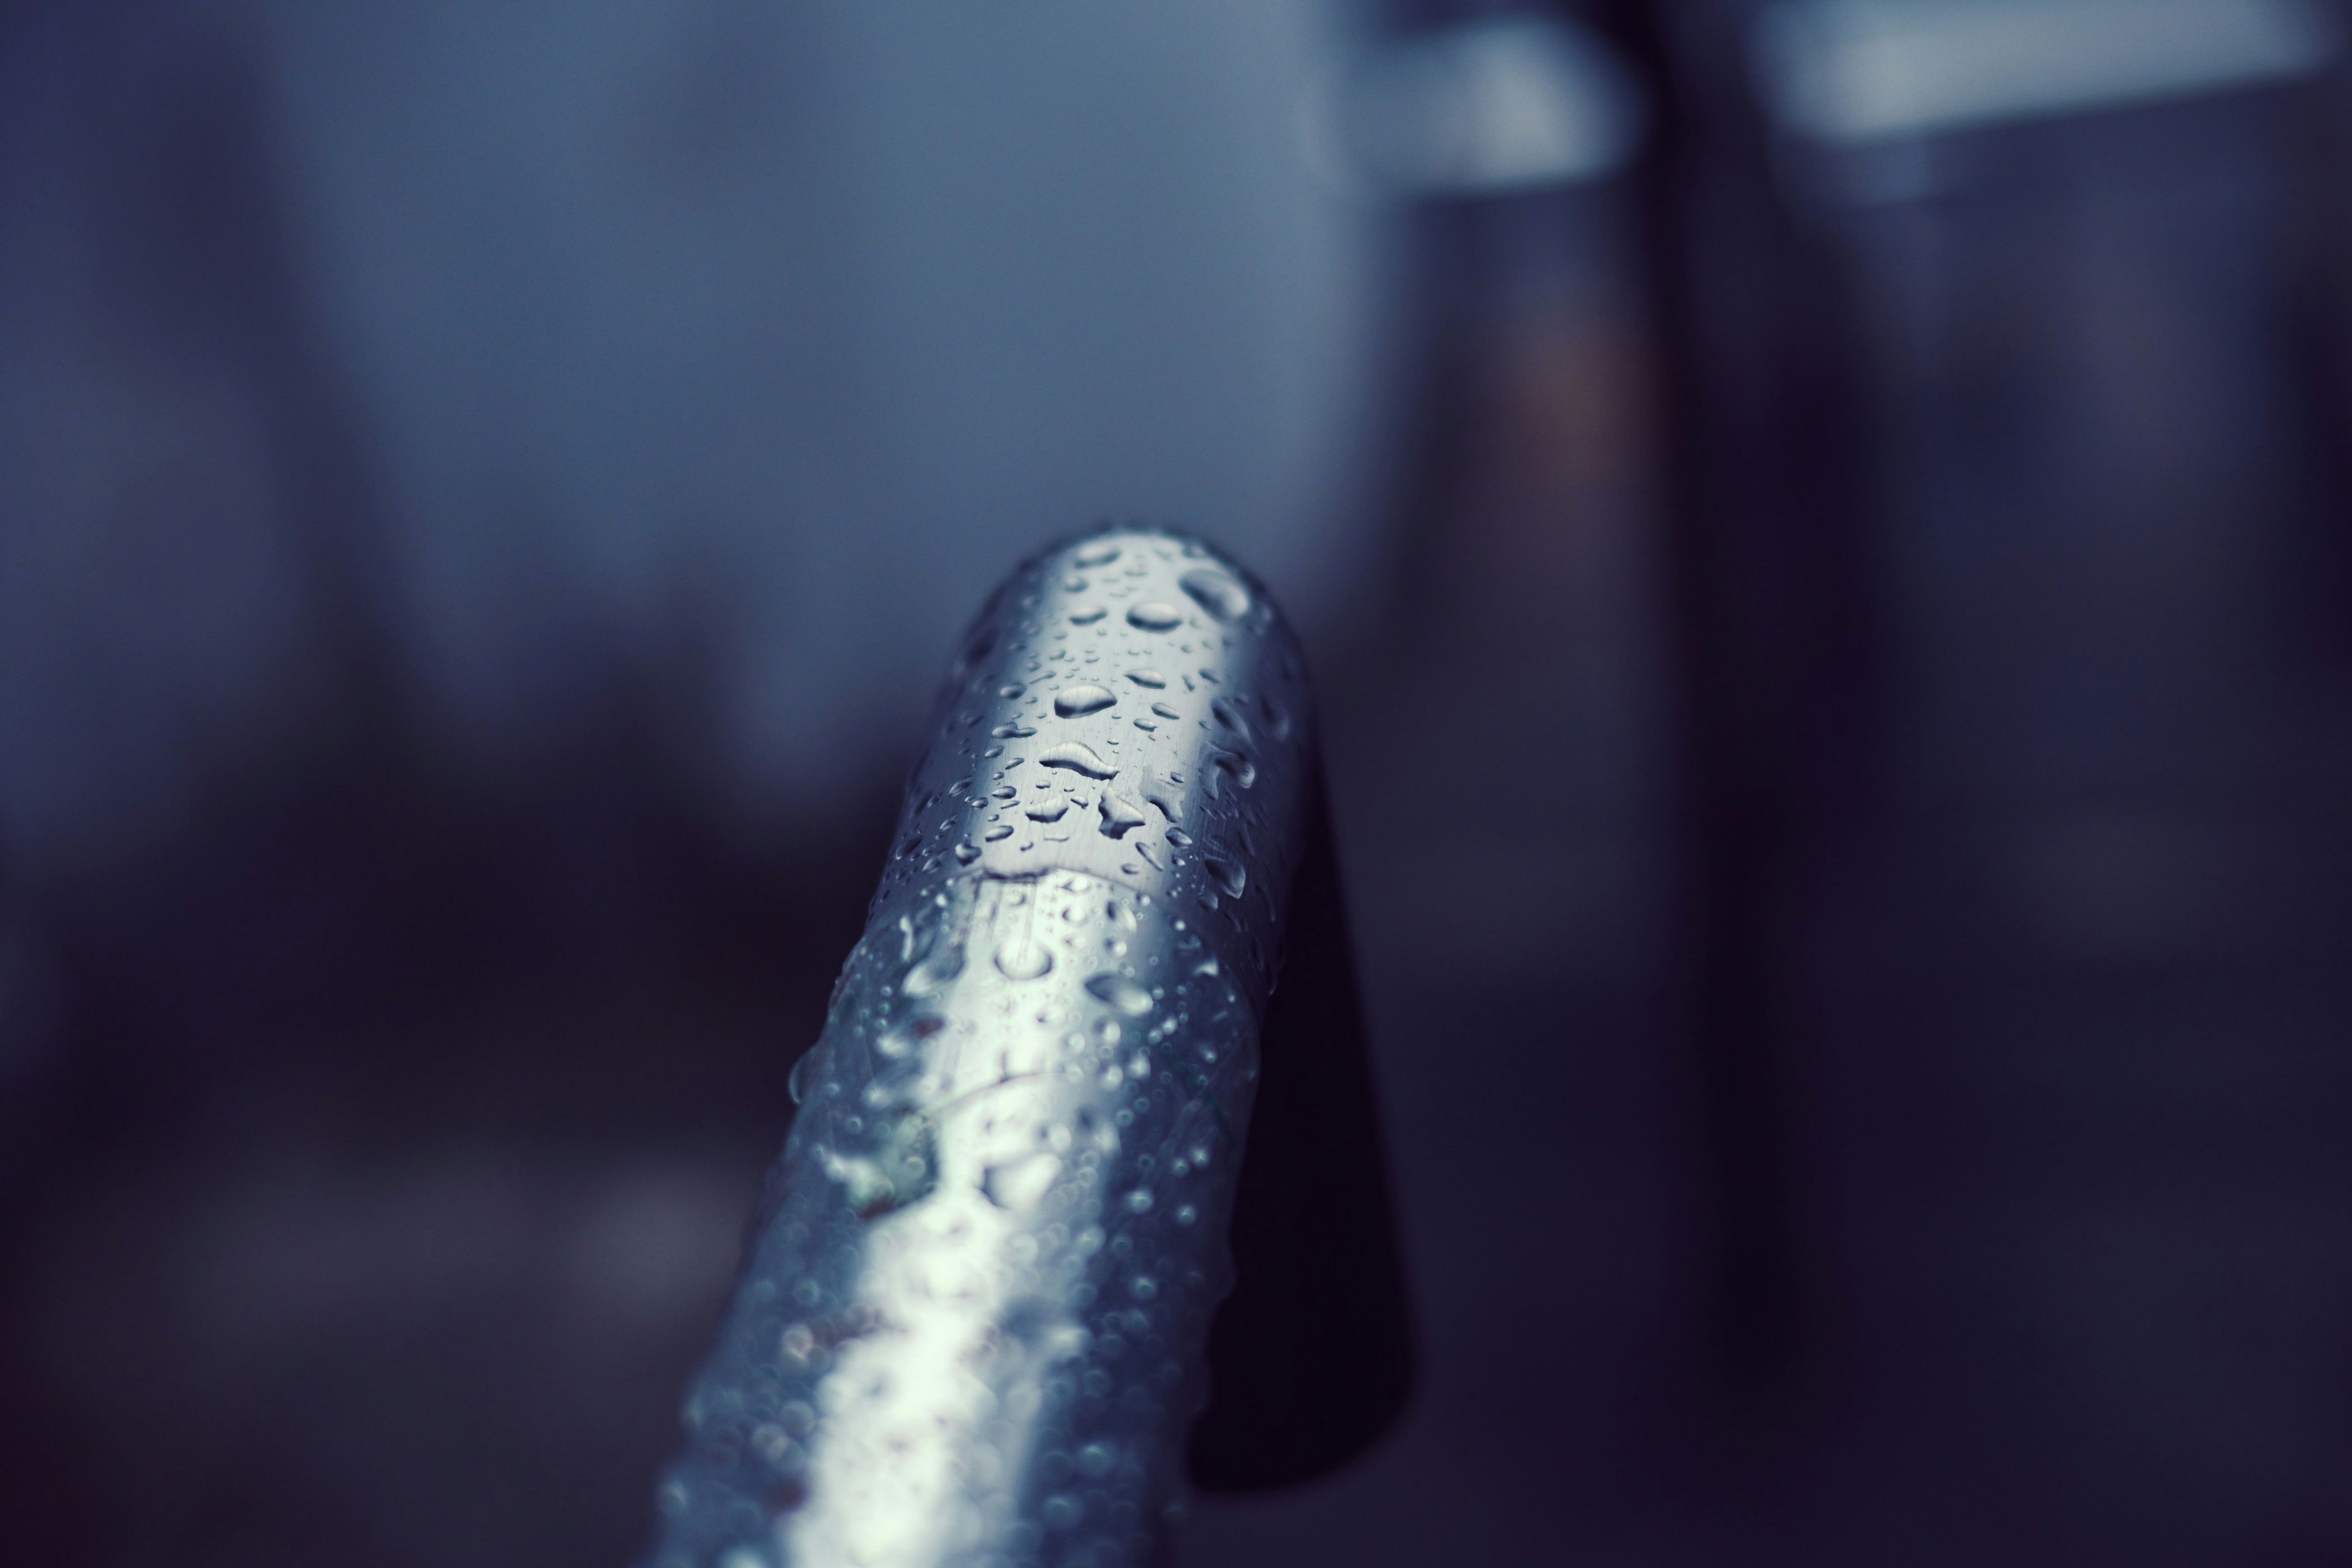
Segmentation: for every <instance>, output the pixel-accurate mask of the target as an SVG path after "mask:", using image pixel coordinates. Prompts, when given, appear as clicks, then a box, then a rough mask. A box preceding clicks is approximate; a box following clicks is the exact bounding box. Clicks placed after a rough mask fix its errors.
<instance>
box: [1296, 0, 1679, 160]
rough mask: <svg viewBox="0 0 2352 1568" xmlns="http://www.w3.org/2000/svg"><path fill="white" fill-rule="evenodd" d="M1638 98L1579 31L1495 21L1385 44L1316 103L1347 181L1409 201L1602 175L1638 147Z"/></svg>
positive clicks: (1612, 61)
mask: <svg viewBox="0 0 2352 1568" xmlns="http://www.w3.org/2000/svg"><path fill="white" fill-rule="evenodd" d="M1643 120H1644V112H1643V103H1642V100H1641V98H1640V96H1639V94H1638V93H1637V92H1636V90H1635V89H1634V87H1633V83H1632V81H1631V80H1630V79H1628V77H1627V75H1626V72H1625V70H1624V68H1622V66H1620V65H1619V63H1618V62H1617V60H1616V58H1615V57H1614V56H1613V55H1612V54H1611V53H1610V51H1609V50H1608V48H1607V47H1606V46H1605V45H1603V44H1602V43H1601V42H1600V40H1598V39H1597V38H1595V37H1592V36H1591V34H1589V33H1586V32H1584V31H1583V30H1581V29H1580V28H1577V27H1574V26H1570V25H1567V24H1564V23H1559V22H1554V21H1549V20H1545V19H1541V18H1538V17H1533V16H1510V17H1501V18H1496V19H1494V20H1489V21H1483V22H1472V23H1466V24H1465V25H1463V26H1455V27H1447V28H1444V29H1442V30H1438V31H1434V32H1429V33H1423V34H1420V35H1418V36H1416V37H1411V38H1408V39H1405V40H1403V41H1402V42H1398V43H1393V44H1391V45H1389V46H1387V47H1384V48H1381V49H1380V50H1379V51H1377V52H1375V53H1374V54H1372V55H1371V56H1370V57H1369V58H1366V59H1364V60H1362V61H1360V62H1358V63H1357V64H1356V65H1355V66H1354V67H1353V68H1349V69H1348V70H1346V71H1344V72H1342V73H1340V74H1339V76H1338V77H1337V78H1336V79H1334V81H1333V82H1332V83H1331V84H1330V86H1329V87H1328V89H1326V90H1325V91H1324V92H1323V93H1322V94H1321V95H1320V96H1319V97H1318V100H1317V106H1316V109H1315V111H1314V113H1313V115H1312V121H1311V124H1310V135H1311V136H1312V138H1313V140H1314V141H1315V142H1317V143H1318V152H1320V153H1321V154H1322V157H1323V161H1325V162H1326V163H1328V165H1330V166H1332V167H1333V168H1334V169H1335V170H1336V171H1337V172H1339V173H1341V174H1343V175H1346V176H1349V177H1352V178H1354V179H1357V180H1361V181H1363V182H1365V183H1368V184H1371V185H1373V186H1375V187H1380V188H1385V189H1389V190H1393V191H1398V192H1401V193H1403V194H1406V195H1422V196H1444V195H1464V196H1475V195H1506V194H1508V193H1510V192H1514V191H1526V190H1536V189H1540V188H1543V187H1545V186H1550V185H1564V184H1575V183H1577V182H1579V181H1582V180H1592V179H1599V178H1601V177H1602V176H1604V175H1607V174H1611V173H1612V172H1614V171H1615V170H1616V169H1618V168H1619V167H1620V166H1622V164H1623V163H1624V162H1625V160H1626V159H1627V158H1629V157H1631V156H1632V155H1633V151H1634V149H1635V148H1636V147H1637V146H1638V145H1639V144H1640V142H1641V137H1642V132H1643Z"/></svg>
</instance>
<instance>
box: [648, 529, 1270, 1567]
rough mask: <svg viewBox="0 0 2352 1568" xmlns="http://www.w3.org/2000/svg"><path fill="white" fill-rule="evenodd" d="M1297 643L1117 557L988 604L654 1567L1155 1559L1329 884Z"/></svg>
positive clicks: (858, 965) (700, 1380)
mask: <svg viewBox="0 0 2352 1568" xmlns="http://www.w3.org/2000/svg"><path fill="white" fill-rule="evenodd" d="M1307 724H1308V710H1307V691H1306V687H1305V681H1304V674H1303V670H1302V668H1301V663H1300V659H1299V656H1298V649H1297V643H1296V640H1295V639H1294V637H1292V635H1291V632H1290V630H1289V628H1288V627H1287V626H1286V625H1285V624H1284V623H1283V621H1282V619H1281V617H1280V616H1278V615H1277V614H1276V611H1275V609H1274V607H1273V606H1272V605H1271V604H1270V603H1269V602H1268V600H1267V598H1266V596H1265V593H1264V591H1263V590H1262V589H1260V588H1259V587H1258V586H1257V584H1255V582H1253V581H1252V580H1251V579H1250V578H1249V577H1248V575H1247V574H1244V572H1243V571H1242V570H1241V569H1240V568H1239V567H1238V566H1236V565H1234V563H1232V562H1231V561H1229V560H1226V559H1224V558H1223V557H1222V556H1219V555H1217V554H1215V553H1213V552H1211V551H1210V550H1209V549H1208V548H1207V547H1205V546H1203V545H1202V544H1200V543H1198V542H1194V541H1192V540H1189V539H1186V538H1183V537H1181V536H1179V535H1176V534H1172V533H1168V532H1163V531H1154V530H1147V529H1136V528H1121V529H1114V530H1111V531H1106V532H1103V533H1099V534H1096V535H1093V536H1091V537H1088V538H1086V539H1082V540H1079V541H1077V542H1074V543H1070V544H1067V545H1065V546H1062V547H1060V548H1057V549H1055V550H1053V551H1050V552H1047V553H1045V554H1044V555H1041V556H1039V557H1037V558H1036V559H1034V560H1033V561H1031V562H1030V563H1028V564H1027V565H1026V566H1024V567H1023V568H1022V569H1021V571H1020V572H1019V573H1018V574H1015V575H1014V577H1013V579H1012V580H1011V581H1010V582H1008V583H1007V584H1005V585H1004V586H1003V588H1001V589H1000V590H999V591H998V593H997V595H996V596H995V598H994V599H993V600H992V601H991V603H990V605H988V607H987V608H986V609H985V610H983V611H982V614H981V616H980V618H979V620H978V621H977V623H975V625H974V626H973V628H972V630H971V634H970V635H969V637H967V638H966V641H965V644H964V647H963V649H962V652H961V655H960V656H959V657H958V658H957V660H956V662H955V665H954V667H953V668H952V670H951V672H950V679H949V683H948V686H947V689H946V690H945V692H944V693H943V696H942V700H941V707H940V717H939V721H938V724H937V727H936V730H935V732H934V739H933V741H932V742H931V746H930V750H929V753H928V754H927V755H926V756H925V757H924V758H923V760H922V762H921V763H919V765H918V766H917V768H916V770H915V773H914V776H913V778H912V780H911V781H910V783H909V784H908V794H907V804H906V806H905V809H904V813H903V815H902V816H901V818H900V824H899V831H898V839H897V842H896V847H895V848H894V850H893V852H892V855H891V858H890V860H889V863H888V867H887V870H886V871H885V874H884V877H883V880H882V886H881V889H880V890H879V891H878V892H877V895H876V897H875V900H874V904H873V908H872V911H871V914H870V916H869V919H868V921H867V924H866V934H865V936H864V938H863V939H862V940H861V941H860V942H858V944H857V947H856V950H855V951H854V952H852V953H851V955H850V958H849V962H848V963H847V965H846V966H845V969H844V970H843V973H842V977H841V981H840V984H839V985H838V986H837V987H836V989H835V994H834V999H833V1004H832V1008H831V1012H830V1014H829V1016H828V1018H827V1021H826V1024H825V1028H824V1035H823V1037H821V1038H820V1039H819V1041H818V1042H817V1045H816V1047H814V1049H813V1050H812V1051H811V1052H810V1053H809V1054H808V1056H807V1057H805V1058H803V1060H802V1062H801V1063H800V1065H799V1066H798V1067H797V1068H795V1069H794V1071H793V1080H794V1098H795V1099H796V1100H799V1101H800V1106H801V1109H800V1113H799V1117H798V1120H797V1121H796V1122H795V1123H794V1125H793V1131H792V1134H791V1137H790V1139H789V1141H788V1142H786V1144H785V1148H784V1152H783V1156H782V1159H781V1161H780V1162H779V1163H777V1165H776V1167H775V1169H774V1171H773V1172H772V1173H771V1175H770V1178H769V1189H768V1194H767V1199H766V1202H765V1204H764V1205H763V1208H762V1212H761V1215H760V1217H759V1218H758V1219H757V1220H756V1221H755V1223H754V1237H753V1240H752V1245H751V1255H750V1257H749V1259H748V1261H747V1263H746V1266H745V1269H744V1273H743V1276H742V1279H741V1280H740V1284H739V1286H738V1289H737V1293H736V1296H735V1300H734V1301H733V1303H732V1305H731V1307H730V1310H729V1312H728V1315H727V1318H726V1321H725V1322H724V1324H723V1326H722V1328H721V1330H720V1334H719V1343H718V1346H717V1348H716V1350H715V1351H714V1352H712V1354H711V1356H710V1358H709V1362H708V1363H706V1364H705V1366H704V1367H703V1369H702V1370H701V1372H700V1373H699V1374H698V1376H697V1378H696V1380H695V1382H694V1384H693V1386H692V1389H691V1391H690V1393H689V1395H688V1400H687V1405H686V1410H685V1424H686V1427H687V1431H688V1444H687V1447H686V1449H685V1452H684V1453H683V1454H682V1456H681V1457H680V1458H678V1459H677V1461H676V1462H675V1463H674V1464H673V1465H672V1466H671V1468H670V1469H669V1470H668V1472H667V1475H666V1477H665V1479H664V1480H663V1483H662V1486H661V1490H660V1496H659V1502H660V1509H661V1513H662V1521H661V1524H660V1527H659V1530H658V1532H657V1535H656V1541H655V1543H654V1547H653V1549H652V1552H651V1553H650V1555H649V1557H648V1560H647V1561H648V1563H649V1564H650V1565H651V1568H713V1565H717V1568H766V1565H776V1564H827V1565H831V1564H850V1563H856V1564H860V1565H863V1568H932V1565H945V1564H966V1563H969V1564H974V1565H977V1564H982V1563H986V1564H991V1565H1003V1568H1012V1565H1013V1564H1025V1563H1039V1564H1045V1563H1055V1564H1060V1563H1069V1564H1076V1563H1086V1564H1089V1565H1094V1568H1111V1565H1113V1564H1130V1563H1146V1562H1149V1561H1150V1560H1151V1559H1152V1557H1153V1556H1154V1553H1155V1552H1156V1550H1157V1547H1158V1543H1159V1542H1160V1536H1161V1533H1162V1530H1163V1526H1164V1524H1165V1522H1166V1520H1167V1518H1168V1517H1169V1515H1170V1513H1171V1510H1172V1509H1173V1508H1174V1507H1175V1506H1176V1505H1177V1503H1178V1500H1179V1499H1180V1497H1181V1475H1180V1462H1181V1451H1182V1447H1183V1438H1184V1433H1185V1428H1186V1426H1187V1425H1188V1424H1189V1423H1190V1421H1191V1420H1192V1415H1194V1413H1195V1412H1196V1411H1197V1410H1198V1409H1199V1407H1200V1405H1201V1403H1202V1397H1203V1394H1204V1393H1205V1386H1206V1385H1205V1382H1204V1376H1203V1370H1202V1349H1203V1343H1204V1341H1205V1339H1206V1337H1207V1333H1208V1329H1209V1324H1210V1319H1211V1315H1212V1313H1213V1311H1214V1310H1215V1308H1216V1305H1217V1302H1218V1300H1220V1298H1222V1297H1223V1295H1224V1294H1225V1292H1226V1290H1227V1289H1228V1287H1229V1284H1230V1280H1231V1274H1232V1268H1231V1264H1230V1261H1229V1258H1228V1252H1227V1244H1226V1229H1227V1225H1228V1221H1229V1217H1230V1213H1231V1210H1232V1206H1233V1198H1234V1184H1235V1178H1236V1176H1237V1173H1238V1168H1239V1166H1240V1163H1241V1152H1242V1145H1243V1139H1244V1132H1245V1131H1246V1128H1247V1124H1248V1121H1249V1114H1250V1107H1251V1101H1252V1098H1253V1095H1254V1091H1255V1082H1256V1079H1257V1076H1258V1047H1259V1025H1260V1020H1261V1019H1262V1017H1263V1016H1264V1014H1265V1005H1266V1001H1267V997H1268V994H1269V993H1270V991H1271V988H1272V982H1273V971H1274V963H1275V961H1276V952H1277V947H1278V943H1277V937H1278V935H1279V932H1280V930H1281V926H1282V922H1283V919H1284V915H1285V906H1286V901H1287V900H1288V895H1289V889H1290V885H1291V881H1292V878H1293V873H1294V872H1295V870H1296V869H1297V863H1298V860H1299V858H1300V857H1301V855H1302V854H1303V852H1304V839H1305V833H1304V831H1303V827H1304V824H1305V821H1306V816H1307V805H1308V789H1309V783H1310V774H1311V757H1312V753H1311V750H1310V742H1309V738H1308V736H1307Z"/></svg>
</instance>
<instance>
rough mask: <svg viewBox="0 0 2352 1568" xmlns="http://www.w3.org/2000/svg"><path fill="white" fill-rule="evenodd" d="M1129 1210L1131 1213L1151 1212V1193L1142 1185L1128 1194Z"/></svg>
mask: <svg viewBox="0 0 2352 1568" xmlns="http://www.w3.org/2000/svg"><path fill="white" fill-rule="evenodd" d="M1127 1212H1128V1213H1129V1214H1150V1212H1151V1194H1150V1193H1148V1192H1145V1191H1144V1190H1143V1189H1142V1188H1141V1187H1138V1188H1136V1189H1135V1191H1133V1192H1131V1193H1129V1194H1127Z"/></svg>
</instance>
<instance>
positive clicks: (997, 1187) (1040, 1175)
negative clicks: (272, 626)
mask: <svg viewBox="0 0 2352 1568" xmlns="http://www.w3.org/2000/svg"><path fill="white" fill-rule="evenodd" d="M1061 1173H1062V1162H1061V1161H1059V1160H1058V1159H1055V1157H1054V1156H1053V1155H1051V1154H1048V1153H1046V1152H1045V1151H1044V1150H1042V1149H1041V1150H1039V1151H1038V1152H1036V1153H1034V1154H1024V1155H1023V1156H1021V1157H1020V1158H1019V1159H1017V1160H1006V1161H1003V1163H998V1164H994V1165H991V1166H989V1167H988V1169H986V1170H984V1171H982V1173H980V1191H981V1195H982V1197H985V1198H986V1199H987V1200H988V1201H989V1202H990V1203H992V1204H994V1205H996V1206H997V1207H998V1208H1001V1209H1025V1208H1028V1207H1029V1206H1031V1205H1034V1204H1035V1203H1036V1202H1037V1200H1038V1199H1040V1198H1042V1197H1044V1196H1045V1194H1047V1193H1048V1192H1050V1191H1052V1190H1053V1186H1054V1183H1055V1179H1056V1178H1058V1177H1059V1176H1060V1175H1061Z"/></svg>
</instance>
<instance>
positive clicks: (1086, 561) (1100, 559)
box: [1070, 542, 1118, 566]
mask: <svg viewBox="0 0 2352 1568" xmlns="http://www.w3.org/2000/svg"><path fill="white" fill-rule="evenodd" d="M1070 559H1071V560H1072V561H1074V562H1076V563H1077V564H1079V565H1081V566H1108V565H1109V564H1110V563H1112V562H1114V561H1116V560H1118V545H1116V544H1111V543H1108V542H1096V543H1093V544H1081V545H1079V546H1078V552H1077V553H1076V555H1073V556H1071V557H1070Z"/></svg>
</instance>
